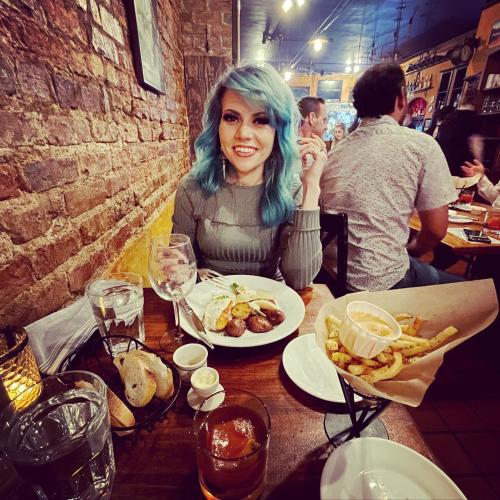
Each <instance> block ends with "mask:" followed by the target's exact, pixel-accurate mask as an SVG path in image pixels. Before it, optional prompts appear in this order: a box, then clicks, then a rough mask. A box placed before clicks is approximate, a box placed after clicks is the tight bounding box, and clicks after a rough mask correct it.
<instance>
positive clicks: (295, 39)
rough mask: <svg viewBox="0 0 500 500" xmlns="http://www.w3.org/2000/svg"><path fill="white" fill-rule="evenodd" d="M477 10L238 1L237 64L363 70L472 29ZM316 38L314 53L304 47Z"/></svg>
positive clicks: (416, 3) (462, 2) (369, 2)
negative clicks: (317, 48)
mask: <svg viewBox="0 0 500 500" xmlns="http://www.w3.org/2000/svg"><path fill="white" fill-rule="evenodd" d="M284 1H287V2H289V5H290V6H291V7H290V9H289V10H288V12H284V10H283V3H284ZM301 2H303V5H302V6H299V4H300V3H301ZM483 6H484V2H482V1H476V2H471V1H470V0H406V1H401V0H241V38H240V40H241V59H242V61H249V60H266V61H268V62H270V63H271V64H273V66H275V67H277V68H279V69H281V70H285V69H287V68H288V67H290V66H293V71H294V72H295V73H297V72H299V73H300V72H309V71H313V72H322V71H323V72H325V73H330V72H343V71H344V70H345V67H346V65H348V64H347V63H349V62H350V63H351V65H352V66H355V65H356V64H359V65H360V69H363V67H366V66H367V65H370V64H373V63H376V62H379V61H381V60H382V59H383V58H388V57H392V56H393V54H394V51H395V50H396V52H397V54H398V55H399V56H400V57H403V58H404V57H407V56H409V55H411V54H414V53H416V52H419V51H422V50H426V49H429V48H432V47H434V46H436V45H437V44H439V43H441V42H444V41H446V40H449V39H451V38H453V37H455V36H458V35H460V34H462V33H464V32H466V31H468V30H470V29H473V28H474V27H475V26H476V25H477V22H478V20H479V16H480V13H481V9H482V7H483ZM398 24H399V29H398ZM316 37H320V38H322V39H325V40H327V43H326V44H325V45H324V46H323V48H322V49H321V50H320V51H318V52H316V51H314V49H313V46H312V44H311V43H310V42H311V40H312V39H314V38H316Z"/></svg>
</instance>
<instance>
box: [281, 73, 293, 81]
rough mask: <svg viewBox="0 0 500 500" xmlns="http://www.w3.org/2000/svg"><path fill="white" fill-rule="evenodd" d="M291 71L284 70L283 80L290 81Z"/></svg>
mask: <svg viewBox="0 0 500 500" xmlns="http://www.w3.org/2000/svg"><path fill="white" fill-rule="evenodd" d="M292 75H293V73H292V72H291V71H285V72H284V73H283V78H284V79H285V82H288V81H290V78H292Z"/></svg>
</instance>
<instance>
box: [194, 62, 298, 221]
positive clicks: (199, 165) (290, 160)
mask: <svg viewBox="0 0 500 500" xmlns="http://www.w3.org/2000/svg"><path fill="white" fill-rule="evenodd" d="M227 89H231V90H233V91H235V92H238V94H240V95H241V96H243V98H244V99H246V100H247V101H249V102H252V103H257V104H260V105H262V106H264V108H265V110H266V113H267V116H268V118H269V123H270V124H271V126H272V127H274V128H275V130H276V136H275V139H274V146H273V150H272V152H271V155H270V156H269V158H268V159H267V160H266V161H265V164H264V177H265V187H264V194H263V196H262V200H261V205H260V211H261V218H262V222H263V224H264V225H265V226H267V227H272V226H277V225H279V224H281V223H282V222H285V221H286V220H288V219H289V218H290V217H291V215H292V212H293V210H294V209H295V203H294V200H293V195H292V184H293V183H294V180H295V179H297V177H298V174H299V161H298V158H299V156H298V148H297V133H298V128H299V123H300V115H299V112H298V109H297V104H296V103H295V100H294V98H293V94H292V92H291V90H290V88H289V87H288V85H287V84H286V83H285V82H284V81H283V79H282V78H281V76H280V75H279V73H278V72H277V71H276V70H275V69H274V68H273V67H272V66H269V65H268V64H259V65H256V64H245V65H242V66H238V67H235V68H232V69H231V70H229V71H228V72H227V73H226V74H225V75H223V76H222V77H221V78H220V80H219V81H218V82H217V83H216V84H215V85H214V87H213V88H212V91H211V93H210V96H209V97H208V99H207V102H206V103H205V110H204V113H203V131H202V132H201V134H200V135H199V136H198V138H197V139H196V141H195V143H194V148H195V151H196V161H195V163H194V165H193V169H192V171H191V175H192V176H193V177H194V178H195V179H196V180H197V182H198V184H199V185H200V186H201V188H202V189H203V191H204V192H205V194H206V195H207V196H209V195H211V194H214V193H215V192H216V191H217V190H218V189H219V188H220V187H221V185H222V184H223V183H224V178H223V173H222V168H221V160H220V154H221V146H220V140H219V123H220V120H221V115H222V97H223V95H224V92H225V91H226V90H227Z"/></svg>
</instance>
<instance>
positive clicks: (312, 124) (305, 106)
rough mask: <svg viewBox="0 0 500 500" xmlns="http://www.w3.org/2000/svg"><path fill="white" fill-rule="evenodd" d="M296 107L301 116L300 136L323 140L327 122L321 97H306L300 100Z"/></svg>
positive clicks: (323, 101)
mask: <svg viewBox="0 0 500 500" xmlns="http://www.w3.org/2000/svg"><path fill="white" fill-rule="evenodd" d="M297 106H298V108H299V111H300V114H301V116H302V120H301V122H300V135H301V136H302V137H313V136H316V137H319V138H320V139H323V135H324V134H325V131H326V121H327V116H326V106H325V100H324V99H323V98H322V97H314V96H306V97H303V98H302V99H300V101H299V102H298V103H297Z"/></svg>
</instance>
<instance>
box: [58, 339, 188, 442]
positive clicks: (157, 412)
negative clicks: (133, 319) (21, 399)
mask: <svg viewBox="0 0 500 500" xmlns="http://www.w3.org/2000/svg"><path fill="white" fill-rule="evenodd" d="M111 340H113V341H121V342H123V343H127V347H126V349H125V350H124V351H122V352H129V351H131V350H133V349H143V350H144V351H146V352H151V353H154V354H156V355H157V356H158V357H159V358H160V359H161V361H162V363H163V364H165V365H166V366H168V367H169V368H170V369H171V370H172V375H173V382H174V392H173V394H172V396H170V398H169V399H167V400H162V399H159V398H156V397H154V398H153V399H152V400H151V401H150V402H149V403H148V404H147V405H146V406H144V407H143V408H136V407H135V406H132V405H130V404H129V403H128V401H127V399H126V397H125V387H124V385H123V383H122V381H121V378H120V374H119V373H118V370H117V369H116V367H115V366H114V365H113V356H112V355H111V354H109V353H111V352H112V350H111V348H112V346H111ZM66 370H87V371H89V372H92V373H95V374H97V375H99V376H100V377H101V378H102V379H103V380H104V382H105V383H106V384H107V386H108V387H109V388H110V389H111V390H112V391H113V392H114V393H115V394H116V395H117V396H118V397H119V398H120V399H121V400H122V401H123V403H124V404H125V405H126V406H127V407H128V408H129V409H130V411H131V412H132V413H133V415H134V417H135V422H136V423H135V425H133V426H130V427H114V426H112V427H111V430H112V431H114V432H116V433H118V432H119V433H120V435H124V434H125V433H127V432H128V431H138V430H141V429H146V430H147V431H148V432H151V431H152V430H153V428H154V426H155V424H156V422H161V421H163V420H164V419H165V417H166V415H167V413H168V411H169V410H170V409H171V408H172V407H173V406H174V403H175V401H176V399H177V397H178V395H179V391H180V388H181V379H180V376H179V373H178V372H177V369H176V368H175V366H174V365H173V364H172V363H170V362H169V361H167V360H166V359H164V358H162V357H161V356H160V355H159V354H158V353H157V352H155V351H154V350H152V349H150V348H149V347H148V346H146V345H144V344H143V343H142V342H140V341H139V340H137V339H135V338H134V337H128V336H126V335H109V336H107V337H101V336H100V335H99V333H98V332H96V334H94V335H93V336H92V337H91V338H90V339H89V340H88V341H87V342H86V343H85V344H83V345H82V346H80V347H79V348H78V349H77V350H76V351H74V352H73V353H71V354H69V355H68V356H67V357H66V358H65V359H64V360H63V361H62V363H61V365H60V367H59V372H62V371H66ZM131 434H132V433H131ZM133 434H137V433H133Z"/></svg>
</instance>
